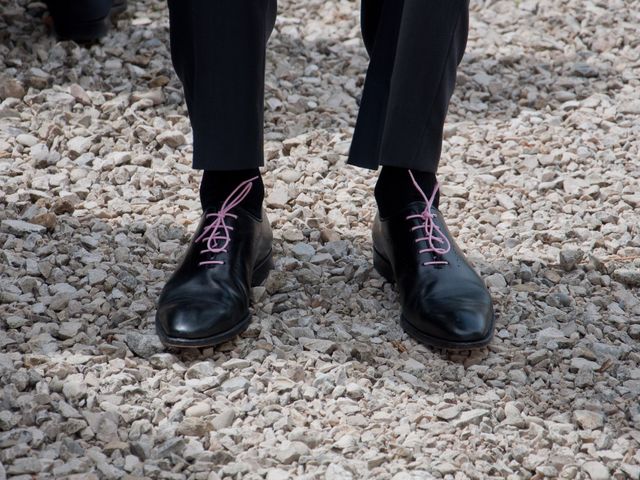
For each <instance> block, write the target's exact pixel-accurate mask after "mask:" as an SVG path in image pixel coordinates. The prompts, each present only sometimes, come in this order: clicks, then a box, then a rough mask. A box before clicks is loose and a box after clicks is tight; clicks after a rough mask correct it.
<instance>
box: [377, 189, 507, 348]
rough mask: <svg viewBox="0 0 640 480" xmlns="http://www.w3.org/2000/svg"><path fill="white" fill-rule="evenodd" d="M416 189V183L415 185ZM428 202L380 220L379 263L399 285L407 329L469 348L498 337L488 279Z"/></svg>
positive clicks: (437, 342) (428, 340) (424, 338)
mask: <svg viewBox="0 0 640 480" xmlns="http://www.w3.org/2000/svg"><path fill="white" fill-rule="evenodd" d="M414 184H415V182H414ZM415 187H416V188H417V189H418V190H419V191H420V193H421V194H422V196H423V197H424V199H425V201H424V202H421V201H417V202H413V203H410V204H409V205H407V207H406V208H405V209H404V210H403V211H401V212H399V213H397V214H395V215H393V216H390V217H388V218H379V216H376V219H375V221H374V226H373V264H374V267H375V268H376V270H377V271H378V272H379V273H380V274H381V275H382V276H383V277H385V278H386V279H387V280H388V281H390V282H395V283H397V286H398V291H399V294H400V302H401V304H402V315H401V317H400V322H401V325H402V327H403V328H404V330H405V331H406V332H407V333H408V334H409V335H411V336H412V337H414V338H415V339H416V340H418V341H420V342H421V343H424V344H426V345H430V346H434V347H441V348H451V349H468V348H477V347H482V346H485V345H487V344H488V343H489V342H490V341H491V339H492V338H493V330H494V323H495V321H494V312H493V305H492V302H491V296H490V295H489V292H488V290H487V288H486V286H485V285H484V282H483V281H482V279H481V278H480V277H479V276H478V274H477V273H476V272H475V270H474V269H473V268H472V267H471V266H470V265H469V264H468V263H467V261H466V260H465V258H464V255H463V254H462V252H461V251H460V249H459V248H458V247H457V245H456V244H455V243H454V241H453V238H452V237H451V234H450V233H449V230H448V229H447V226H446V225H445V223H444V220H443V218H442V214H441V213H440V212H439V211H438V209H437V208H435V207H434V206H433V205H432V203H433V199H434V198H435V195H436V192H437V188H436V189H435V191H434V193H433V195H432V197H431V198H430V199H427V197H426V195H424V192H422V190H420V187H419V186H418V185H417V184H415Z"/></svg>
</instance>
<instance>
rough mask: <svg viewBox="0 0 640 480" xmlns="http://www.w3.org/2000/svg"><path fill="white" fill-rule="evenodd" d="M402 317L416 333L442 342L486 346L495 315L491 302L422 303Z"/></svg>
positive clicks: (434, 342) (427, 301)
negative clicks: (481, 344) (484, 344)
mask: <svg viewBox="0 0 640 480" xmlns="http://www.w3.org/2000/svg"><path fill="white" fill-rule="evenodd" d="M404 317H405V318H406V319H407V320H408V322H409V323H410V324H411V325H412V326H413V327H414V328H415V329H416V330H418V332H419V333H422V334H424V335H425V336H427V337H429V338H431V339H433V341H432V342H431V343H433V344H434V345H436V344H438V343H439V342H441V343H442V344H445V343H446V344H450V345H457V344H460V346H464V345H465V344H470V345H473V344H475V343H485V342H488V341H489V340H490V338H491V336H492V334H493V324H494V315H493V307H492V305H491V303H490V302H485V301H480V302H471V301H469V299H465V300H464V301H461V302H452V301H448V302H434V301H432V300H431V301H430V300H424V301H421V302H419V306H418V307H417V308H413V309H405V311H404Z"/></svg>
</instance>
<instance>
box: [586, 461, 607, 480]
mask: <svg viewBox="0 0 640 480" xmlns="http://www.w3.org/2000/svg"><path fill="white" fill-rule="evenodd" d="M582 469H583V470H584V471H585V472H586V473H587V475H589V478H590V479H591V480H607V479H609V478H611V475H610V473H609V469H608V468H607V467H605V466H604V465H603V464H602V463H600V462H585V463H584V465H582Z"/></svg>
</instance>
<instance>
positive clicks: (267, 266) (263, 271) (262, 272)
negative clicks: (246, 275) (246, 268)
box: [251, 252, 275, 287]
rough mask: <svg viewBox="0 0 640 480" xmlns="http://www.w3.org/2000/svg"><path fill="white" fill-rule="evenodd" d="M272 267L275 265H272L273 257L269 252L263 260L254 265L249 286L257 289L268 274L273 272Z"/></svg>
mask: <svg viewBox="0 0 640 480" xmlns="http://www.w3.org/2000/svg"><path fill="white" fill-rule="evenodd" d="M274 267H275V264H274V263H273V255H272V254H271V252H269V255H267V256H266V258H265V259H264V260H262V261H261V262H260V263H259V264H258V265H256V268H255V270H254V271H253V276H252V278H251V286H252V287H257V286H259V285H262V284H263V283H264V282H265V280H266V279H267V277H268V276H269V272H270V271H271V270H273V268H274Z"/></svg>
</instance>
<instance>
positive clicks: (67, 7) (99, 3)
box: [46, 0, 127, 43]
mask: <svg viewBox="0 0 640 480" xmlns="http://www.w3.org/2000/svg"><path fill="white" fill-rule="evenodd" d="M46 4H47V8H48V9H49V14H50V15H51V19H52V21H53V29H54V31H55V33H56V36H57V37H58V38H60V39H61V40H73V41H75V42H77V43H88V42H93V41H95V40H98V39H99V38H101V37H103V36H104V35H106V33H107V32H108V31H109V24H110V20H111V18H112V17H114V16H116V15H119V14H121V13H123V12H124V11H125V10H126V9H127V0H46Z"/></svg>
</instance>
